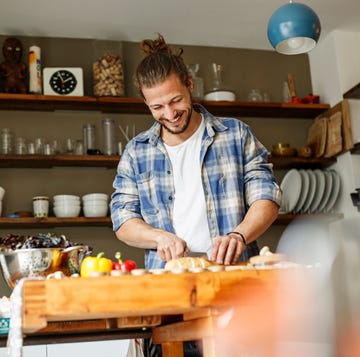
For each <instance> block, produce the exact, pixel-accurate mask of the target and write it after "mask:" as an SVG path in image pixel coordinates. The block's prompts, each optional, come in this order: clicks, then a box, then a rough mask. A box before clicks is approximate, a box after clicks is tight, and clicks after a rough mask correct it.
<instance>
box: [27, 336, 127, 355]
mask: <svg viewBox="0 0 360 357" xmlns="http://www.w3.org/2000/svg"><path fill="white" fill-rule="evenodd" d="M128 347H129V340H110V341H94V342H76V343H59V344H53V345H47V357H64V356H66V357H79V356H88V357H104V356H106V357H126V354H127V351H128ZM24 357H26V356H24ZM37 357H40V356H37Z"/></svg>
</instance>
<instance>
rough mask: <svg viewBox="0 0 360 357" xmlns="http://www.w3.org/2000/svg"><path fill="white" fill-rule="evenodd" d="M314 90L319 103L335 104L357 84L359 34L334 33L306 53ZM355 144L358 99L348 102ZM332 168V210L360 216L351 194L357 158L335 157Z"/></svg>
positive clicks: (359, 132) (359, 131) (359, 136)
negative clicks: (335, 192) (336, 195)
mask: <svg viewBox="0 0 360 357" xmlns="http://www.w3.org/2000/svg"><path fill="white" fill-rule="evenodd" d="M309 62H310V71H311V79H312V84H313V91H314V93H316V94H320V96H321V98H322V101H323V102H325V103H329V104H330V105H332V106H333V105H335V104H337V103H339V102H340V101H341V100H342V99H343V94H344V93H345V92H346V91H348V90H349V89H350V88H352V87H353V86H355V85H356V84H358V83H359V82H360V33H354V32H344V31H334V32H332V33H331V34H330V35H328V36H327V37H326V38H325V39H323V40H321V41H320V42H319V44H318V46H317V47H316V49H315V50H313V51H312V52H310V54H309ZM349 104H350V114H351V121H352V132H353V140H354V143H356V142H360V100H349ZM333 168H334V169H335V170H336V171H337V172H338V173H339V174H340V177H341V182H342V190H341V197H340V199H339V200H338V203H337V205H336V207H335V210H336V211H338V212H342V213H344V216H345V218H349V217H354V216H357V217H358V218H360V217H359V213H358V211H357V209H356V208H355V207H354V206H353V204H352V201H351V198H350V193H351V192H354V190H355V188H357V187H360V186H359V176H360V155H351V154H350V153H349V152H348V153H345V154H343V155H340V156H339V157H338V162H337V163H336V164H335V165H333Z"/></svg>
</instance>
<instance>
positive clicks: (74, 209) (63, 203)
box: [53, 195, 81, 218]
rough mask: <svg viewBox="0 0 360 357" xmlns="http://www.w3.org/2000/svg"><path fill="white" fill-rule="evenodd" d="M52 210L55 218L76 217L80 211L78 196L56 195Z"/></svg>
mask: <svg viewBox="0 0 360 357" xmlns="http://www.w3.org/2000/svg"><path fill="white" fill-rule="evenodd" d="M53 202H54V205H53V210H54V214H55V216H56V217H62V218H65V217H78V216H79V214H80V210H81V201H80V197H79V196H75V195H56V196H54V197H53Z"/></svg>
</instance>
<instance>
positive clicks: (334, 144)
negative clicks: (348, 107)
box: [324, 111, 343, 157]
mask: <svg viewBox="0 0 360 357" xmlns="http://www.w3.org/2000/svg"><path fill="white" fill-rule="evenodd" d="M341 126H342V115H341V112H340V111H339V112H336V113H335V114H333V115H331V116H330V117H329V118H328V121H327V135H326V148H325V153H324V157H332V156H334V155H336V154H338V153H340V152H341V151H342V148H343V139H342V135H341Z"/></svg>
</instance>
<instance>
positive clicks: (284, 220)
mask: <svg viewBox="0 0 360 357" xmlns="http://www.w3.org/2000/svg"><path fill="white" fill-rule="evenodd" d="M309 218H311V219H319V220H326V221H328V222H330V221H337V220H339V219H343V218H344V215H343V214H342V213H316V214H279V216H278V218H277V220H276V221H275V222H274V225H287V224H289V223H290V222H292V221H293V220H295V219H309Z"/></svg>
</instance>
